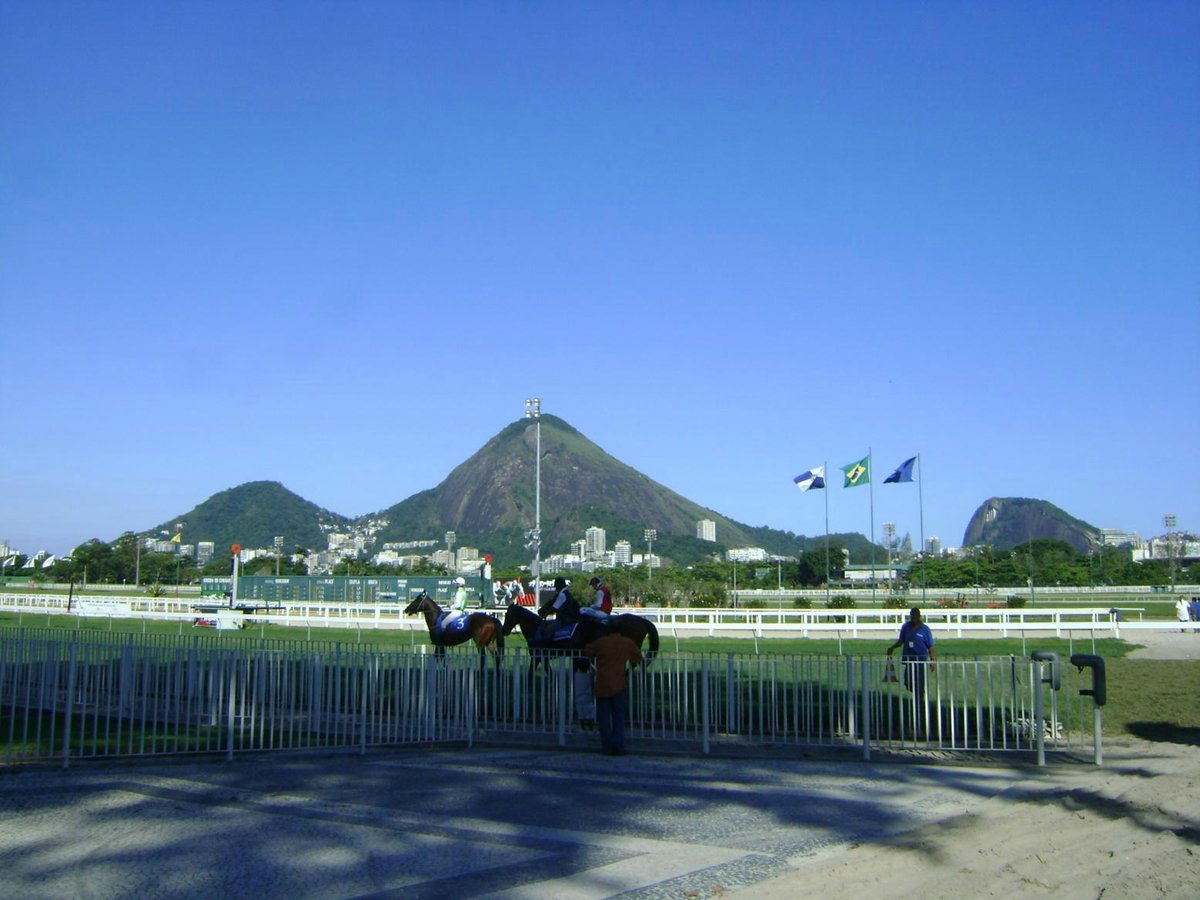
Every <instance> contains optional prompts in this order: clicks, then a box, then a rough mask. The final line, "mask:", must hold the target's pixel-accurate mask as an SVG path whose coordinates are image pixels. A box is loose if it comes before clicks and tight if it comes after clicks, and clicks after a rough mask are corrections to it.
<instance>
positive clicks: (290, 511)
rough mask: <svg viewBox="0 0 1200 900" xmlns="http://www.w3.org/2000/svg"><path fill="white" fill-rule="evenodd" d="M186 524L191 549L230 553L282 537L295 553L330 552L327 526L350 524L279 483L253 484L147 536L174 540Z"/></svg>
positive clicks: (267, 544)
mask: <svg viewBox="0 0 1200 900" xmlns="http://www.w3.org/2000/svg"><path fill="white" fill-rule="evenodd" d="M181 522H182V523H183V541H184V542H185V543H189V544H192V543H195V542H196V541H213V542H214V543H215V544H216V545H217V550H218V551H219V552H224V551H226V550H227V549H228V548H229V547H230V546H231V545H233V544H241V545H243V546H245V547H270V546H271V545H272V543H273V542H274V540H275V537H276V535H282V536H283V538H284V541H285V544H286V549H287V550H288V551H289V552H290V551H291V550H293V549H294V548H296V547H305V548H310V549H317V550H322V549H324V548H325V546H326V544H327V540H326V537H325V532H324V531H323V530H322V527H321V526H322V525H324V526H326V528H327V529H328V528H330V527H332V528H335V529H337V528H343V527H345V526H347V525H348V524H349V522H350V519H348V518H347V517H346V516H340V515H338V514H337V513H333V512H330V511H329V510H327V509H322V508H321V507H319V506H317V505H316V504H315V503H310V502H309V501H308V500H305V499H304V498H303V497H300V496H298V495H296V494H293V493H292V492H291V491H289V490H288V489H287V488H285V487H284V486H283V485H282V484H280V483H279V482H278V481H250V482H247V483H246V484H243V485H239V486H238V487H235V488H230V489H229V490H226V491H221V492H220V493H217V494H213V495H212V496H211V497H209V498H208V499H207V500H205V501H204V502H203V503H201V504H200V505H199V506H196V507H194V508H193V509H191V510H189V511H188V512H185V513H183V514H182V515H180V516H175V517H173V518H171V519H168V520H167V521H166V522H164V523H163V524H161V525H158V526H157V527H155V528H153V529H151V530H150V531H148V532H145V533H146V534H150V535H158V534H162V533H164V532H165V533H167V534H173V533H174V529H175V526H176V525H177V524H178V523H181Z"/></svg>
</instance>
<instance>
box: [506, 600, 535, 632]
mask: <svg viewBox="0 0 1200 900" xmlns="http://www.w3.org/2000/svg"><path fill="white" fill-rule="evenodd" d="M528 617H529V610H527V609H525V607H523V606H521V604H519V603H510V604H508V606H507V607H506V608H505V610H504V627H503V628H502V629H501V631H502V632H503V634H504V636H505V637H508V636H509V635H510V634H512V631H513V629H514V628H516V627H517V626H518V625H522V624H523V623H525V622H526V621H527V619H528Z"/></svg>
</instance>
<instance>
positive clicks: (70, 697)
mask: <svg viewBox="0 0 1200 900" xmlns="http://www.w3.org/2000/svg"><path fill="white" fill-rule="evenodd" d="M78 653H79V638H76V639H75V640H73V641H71V659H70V662H69V663H68V664H67V706H66V709H65V710H64V715H65V718H64V719H63V742H62V756H63V768H64V769H66V768H69V767H70V765H71V717H72V716H73V715H74V713H75V708H74V707H75V661H76V658H77V654H78Z"/></svg>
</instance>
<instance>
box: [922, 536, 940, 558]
mask: <svg viewBox="0 0 1200 900" xmlns="http://www.w3.org/2000/svg"><path fill="white" fill-rule="evenodd" d="M925 552H926V553H928V554H929V555H930V556H941V555H942V539H941V538H940V537H931V538H925Z"/></svg>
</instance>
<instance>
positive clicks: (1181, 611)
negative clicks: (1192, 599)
mask: <svg viewBox="0 0 1200 900" xmlns="http://www.w3.org/2000/svg"><path fill="white" fill-rule="evenodd" d="M1175 618H1176V619H1178V620H1179V621H1180V622H1181V623H1182V622H1190V621H1191V618H1192V617H1191V613H1190V611H1189V610H1188V602H1187V597H1180V598H1179V599H1178V600H1176V601H1175ZM1179 630H1180V631H1187V629H1186V628H1180V629H1179Z"/></svg>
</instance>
